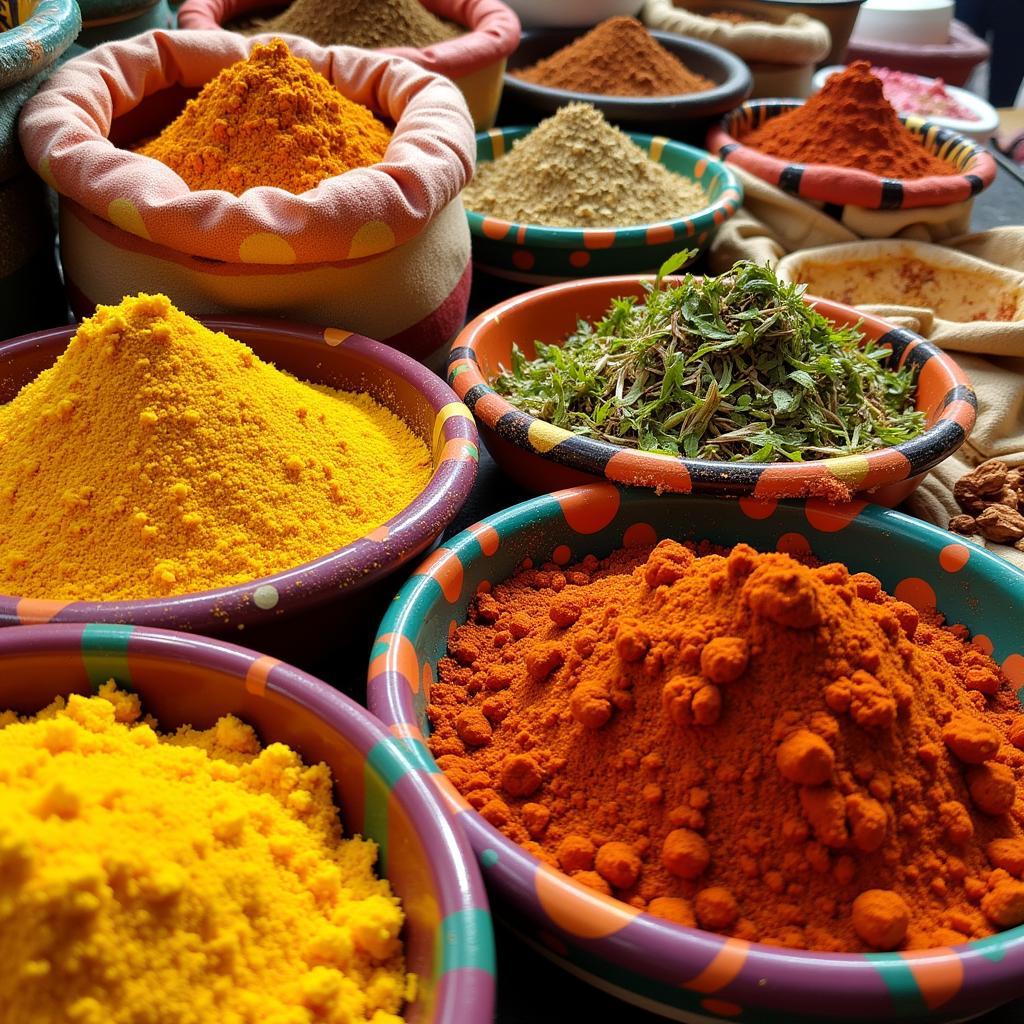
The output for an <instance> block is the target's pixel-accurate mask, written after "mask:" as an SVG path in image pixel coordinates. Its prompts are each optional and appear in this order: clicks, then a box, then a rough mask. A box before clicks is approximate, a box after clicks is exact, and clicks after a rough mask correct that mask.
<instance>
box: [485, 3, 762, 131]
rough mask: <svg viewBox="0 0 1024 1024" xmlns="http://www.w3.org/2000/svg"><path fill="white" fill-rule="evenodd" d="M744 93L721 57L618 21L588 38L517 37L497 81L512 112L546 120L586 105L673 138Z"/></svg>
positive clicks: (745, 75)
mask: <svg viewBox="0 0 1024 1024" xmlns="http://www.w3.org/2000/svg"><path fill="white" fill-rule="evenodd" d="M751 88H752V79H751V76H750V70H749V68H748V67H747V65H746V64H745V63H744V62H743V61H742V60H740V58H739V57H736V56H735V55H734V54H731V53H729V52H728V51H727V50H724V49H722V48H721V47H719V46H715V45H714V44H712V43H706V42H704V41H703V40H699V39H689V38H684V37H683V36H679V35H674V34H672V33H669V32H651V31H649V30H648V29H647V28H645V27H644V26H643V25H642V24H641V23H640V22H639V21H637V20H636V19H635V18H621V17H620V18H609V19H608V20H607V21H603V22H601V24H600V25H597V26H596V27H595V28H593V29H590V30H589V31H586V30H585V29H536V30H533V31H529V32H524V33H523V38H522V40H521V42H520V44H519V49H518V50H517V51H516V52H515V53H514V54H513V55H512V57H510V58H509V63H508V72H507V73H506V75H505V96H506V100H507V101H510V103H511V105H512V107H513V110H514V112H516V113H519V112H520V111H521V112H522V113H523V114H524V115H525V114H526V113H527V112H533V113H537V112H541V113H554V112H555V111H556V110H558V108H559V107H561V106H564V105H565V104H566V103H571V102H572V101H573V100H586V101H587V102H588V103H592V104H593V105H594V106H595V107H597V108H598V109H599V110H600V111H601V112H602V113H603V114H604V115H605V116H606V117H607V118H608V120H609V121H611V122H612V123H613V124H622V125H629V126H630V127H631V128H636V129H638V130H646V131H663V132H666V133H668V134H671V135H672V136H673V137H677V136H679V135H680V130H681V128H683V130H684V131H689V132H693V131H695V130H696V128H697V127H698V126H699V125H701V124H703V125H707V123H708V122H709V121H710V119H711V118H712V117H713V116H715V115H716V114H722V113H725V112H726V111H729V110H732V109H733V108H734V107H735V106H737V105H738V104H739V103H741V102H742V101H743V100H744V99H746V97H748V96H749V95H750V91H751ZM516 108H519V109H518V110H517V109H516ZM528 119H529V118H526V117H524V120H528ZM683 126H685V127H683ZM694 137H696V136H694Z"/></svg>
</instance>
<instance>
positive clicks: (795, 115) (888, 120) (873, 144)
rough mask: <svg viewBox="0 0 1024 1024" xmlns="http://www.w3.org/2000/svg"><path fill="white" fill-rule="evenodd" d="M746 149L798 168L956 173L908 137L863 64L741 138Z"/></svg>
mask: <svg viewBox="0 0 1024 1024" xmlns="http://www.w3.org/2000/svg"><path fill="white" fill-rule="evenodd" d="M740 141H741V142H742V143H743V145H744V146H750V147H751V148H753V149H759V150H761V152H762V153H767V154H768V155H769V156H774V157H778V158H779V159H780V160H788V161H790V162H791V163H798V164H832V165H833V166H836V167H852V168H856V169H858V170H864V171H870V172H871V173H872V174H877V175H879V176H881V177H884V178H900V179H910V178H924V177H929V176H931V175H948V174H957V173H959V172H958V171H957V169H956V168H955V167H954V166H953V165H952V164H951V163H948V162H947V161H946V160H942V159H940V158H939V157H937V156H935V155H933V154H932V153H930V152H929V151H928V150H927V149H925V148H924V146H922V145H921V143H920V142H918V141H917V139H916V138H914V136H913V135H911V134H910V132H909V131H907V129H906V128H905V127H904V125H903V122H902V121H900V119H899V115H898V114H897V113H896V110H895V109H894V107H893V105H892V104H891V103H890V102H889V101H888V100H887V99H886V98H885V93H884V92H883V91H882V81H881V79H879V78H876V77H875V76H874V75H873V74H872V73H871V65H870V64H869V63H868V62H867V61H866V60H859V61H855V62H854V63H853V64H851V65H850V66H849V67H848V68H847V69H846V70H845V71H841V72H839V73H838V74H835V75H832V76H831V77H830V78H829V80H828V81H827V82H826V83H825V84H824V86H822V88H821V91H820V92H818V93H817V94H816V95H814V96H812V97H811V98H810V99H809V100H807V101H806V102H805V103H803V104H802V105H801V106H799V107H797V108H796V109H795V110H790V111H787V112H786V113H785V114H780V115H779V116H778V117H773V118H771V119H770V120H768V121H765V123H764V124H762V125H761V126H760V127H759V128H755V129H754V130H753V131H752V132H749V133H747V134H746V135H744V136H743V137H742V138H741V139H740Z"/></svg>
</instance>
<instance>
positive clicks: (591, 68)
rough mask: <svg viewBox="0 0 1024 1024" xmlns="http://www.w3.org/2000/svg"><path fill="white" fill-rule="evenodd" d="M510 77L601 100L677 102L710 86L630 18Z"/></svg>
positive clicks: (601, 28)
mask: <svg viewBox="0 0 1024 1024" xmlns="http://www.w3.org/2000/svg"><path fill="white" fill-rule="evenodd" d="M513 74H514V75H515V77H516V78H521V79H522V80H523V81H524V82H532V83H533V84H534V85H544V86H547V87H548V88H551V89H566V90H568V91H569V92H579V93H598V94H600V95H604V96H681V95H685V94H688V93H692V92H706V91H707V90H708V89H711V88H713V87H714V85H715V83H714V82H712V81H711V79H710V78H705V77H704V76H703V75H699V74H697V73H696V72H694V71H691V70H690V69H689V68H688V67H687V66H686V65H685V64H683V62H682V61H681V60H679V58H678V57H676V56H675V54H673V53H671V52H669V51H668V50H666V49H665V47H664V46H662V45H661V43H659V42H658V40H657V39H655V38H654V36H652V35H651V34H650V32H648V31H647V29H646V28H644V26H643V25H642V24H641V23H640V22H639V21H637V20H636V18H609V19H608V20H607V21H602V22H601V24H599V25H598V26H596V27H595V28H592V29H591V30H590V31H589V32H588V33H586V35H583V36H580V38H579V39H576V40H574V41H573V42H571V43H569V45H568V46H565V47H563V48H562V49H561V50H558V51H557V52H555V53H553V54H552V55H551V56H550V57H545V58H544V59H543V60H540V61H538V62H537V63H536V64H533V65H531V66H530V67H528V68H524V69H522V70H519V71H515V72H513Z"/></svg>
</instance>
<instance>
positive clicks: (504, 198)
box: [462, 103, 708, 228]
mask: <svg viewBox="0 0 1024 1024" xmlns="http://www.w3.org/2000/svg"><path fill="white" fill-rule="evenodd" d="M462 201H463V203H464V204H465V206H466V209H467V210H472V211H473V212H474V213H480V214H484V215H486V216H490V217H499V218H501V219H502V220H509V221H515V222H518V223H521V224H544V225H547V226H548V227H578V228H588V227H629V226H632V225H637V224H649V223H652V222H655V221H662V220H671V219H673V218H675V217H683V216H685V215H686V214H689V213H695V212H696V211H697V210H700V209H703V208H704V207H705V206H707V205H708V199H707V195H706V194H705V192H704V190H703V189H702V188H701V187H700V185H698V184H697V182H695V181H692V180H691V179H689V178H684V177H683V176H682V175H680V174H675V173H674V172H673V171H670V170H668V168H666V167H664V166H662V165H661V164H659V163H656V162H655V161H654V160H652V159H651V158H650V157H649V156H648V155H647V154H646V153H645V152H644V151H643V150H642V149H641V148H640V147H639V146H638V145H637V144H636V143H635V142H633V140H632V139H631V138H629V136H628V135H626V134H625V133H624V132H621V131H619V129H618V128H615V127H614V126H613V125H610V124H609V123H608V122H607V121H606V120H605V118H604V115H603V114H602V113H601V112H600V111H599V110H597V109H596V108H595V107H592V106H591V105H590V104H589V103H570V104H568V105H567V106H564V107H561V108H560V109H559V111H558V113H556V114H554V115H553V116H551V117H549V118H547V119H546V120H544V121H541V123H540V124H539V125H538V126H537V127H536V128H534V129H533V130H532V131H531V132H530V134H529V135H526V136H524V137H523V138H521V139H518V140H517V141H516V142H515V143H513V145H512V149H511V150H510V151H509V152H508V153H506V154H505V155H504V156H501V157H499V158H498V159H497V160H489V161H484V162H482V163H481V164H480V165H479V166H478V168H477V172H476V175H475V177H474V178H473V180H472V181H471V182H470V183H469V185H467V186H466V188H465V189H464V190H463V193H462Z"/></svg>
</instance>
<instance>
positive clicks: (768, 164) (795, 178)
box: [707, 100, 996, 216]
mask: <svg viewBox="0 0 1024 1024" xmlns="http://www.w3.org/2000/svg"><path fill="white" fill-rule="evenodd" d="M801 105H802V104H801V103H798V102H792V101H785V100H751V101H749V102H747V103H744V104H742V105H741V106H739V107H737V108H736V109H735V110H734V111H732V112H731V113H729V114H727V115H726V116H725V117H724V118H723V119H722V121H721V122H720V123H719V124H717V125H713V126H712V127H711V128H710V129H709V131H708V138H707V146H708V149H710V150H711V152H712V153H714V154H715V155H716V156H718V157H720V158H721V159H722V160H724V161H725V162H726V163H730V164H735V165H736V166H737V167H742V168H743V169H744V170H745V171H749V172H750V173H751V174H753V175H755V176H757V177H758V178H761V179H762V180H763V181H767V182H768V184H769V185H774V186H776V188H780V189H782V190H783V191H784V192H790V193H792V194H793V195H796V196H799V197H800V198H801V199H810V200H814V201H816V202H820V203H825V204H828V205H829V206H833V207H834V206H839V207H843V206H859V207H863V208H865V209H868V210H912V209H918V208H921V207H928V206H948V205H951V204H954V203H963V202H967V201H968V200H970V199H973V198H974V196H976V195H977V194H978V193H979V192H981V191H982V190H983V189H985V188H988V186H989V185H991V184H992V181H993V180H994V179H995V176H996V162H995V159H994V158H993V157H992V155H991V154H990V153H989V152H988V151H987V150H986V149H985V147H984V145H983V144H982V143H979V142H975V141H973V140H971V139H968V138H965V137H964V136H963V135H960V134H958V133H957V132H955V131H952V130H950V129H949V128H943V127H941V126H940V125H938V124H936V123H935V122H933V121H928V120H926V119H925V118H923V117H918V116H916V115H913V114H902V115H900V120H901V121H902V122H903V124H904V125H905V126H906V128H907V130H908V131H909V132H910V134H911V135H912V136H913V137H914V138H915V139H917V140H918V142H920V143H921V145H922V146H924V148H925V149H927V150H928V152H929V153H932V154H933V155H934V156H937V157H940V158H941V159H943V160H945V161H946V162H947V163H950V164H952V165H953V167H955V168H956V171H957V173H956V174H948V175H942V176H939V175H933V176H931V177H927V178H907V179H899V178H882V177H879V176H878V175H877V174H872V173H870V172H869V171H864V170H861V169H859V168H850V167H837V166H834V165H832V164H791V163H788V162H787V161H785V160H782V159H780V158H778V157H774V156H769V155H768V154H767V153H762V152H761V151H760V150H757V149H752V148H751V147H750V146H745V145H744V144H743V143H742V142H741V141H739V140H740V139H742V138H743V136H745V135H748V134H749V133H750V132H752V131H753V130H754V129H755V128H759V127H760V126H761V125H763V124H764V123H765V121H769V120H771V118H773V117H778V116H779V115H780V114H785V113H787V112H789V111H790V110H795V109H796V108H797V107H799V106H801ZM830 212H831V213H833V214H836V215H837V216H838V215H839V214H841V213H842V210H839V211H835V210H831V211H830Z"/></svg>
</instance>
